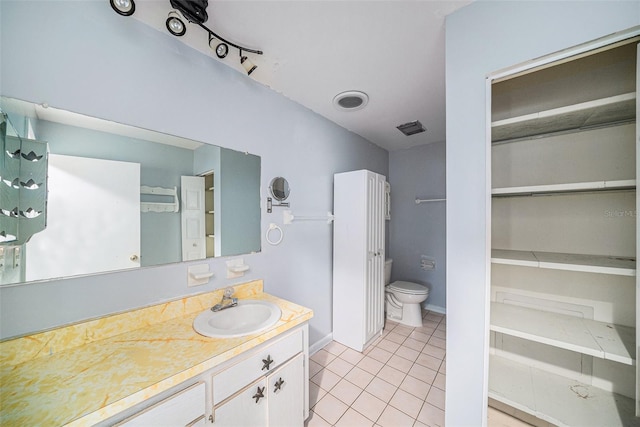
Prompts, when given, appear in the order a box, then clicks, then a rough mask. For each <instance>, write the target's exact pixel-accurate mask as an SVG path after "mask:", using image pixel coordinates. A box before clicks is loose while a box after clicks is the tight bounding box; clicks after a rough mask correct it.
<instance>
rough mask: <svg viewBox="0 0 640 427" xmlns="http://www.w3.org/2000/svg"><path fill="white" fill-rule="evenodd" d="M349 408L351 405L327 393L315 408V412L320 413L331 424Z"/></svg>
mask: <svg viewBox="0 0 640 427" xmlns="http://www.w3.org/2000/svg"><path fill="white" fill-rule="evenodd" d="M347 409H349V406H347V405H345V404H344V403H342V402H341V401H340V400H339V399H337V398H336V397H334V396H333V395H331V394H325V395H324V396H323V397H322V399H320V401H319V402H318V403H317V404H316V406H315V407H314V408H313V412H315V413H316V414H318V415H320V416H321V417H322V418H323V419H324V420H325V421H327V422H328V423H329V424H331V425H335V423H336V422H337V421H338V420H339V419H340V417H341V416H342V414H344V413H345V412H347Z"/></svg>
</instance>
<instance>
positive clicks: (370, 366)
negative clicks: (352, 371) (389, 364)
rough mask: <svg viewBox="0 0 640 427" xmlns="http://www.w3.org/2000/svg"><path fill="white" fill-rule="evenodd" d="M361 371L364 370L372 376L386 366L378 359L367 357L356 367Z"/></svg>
mask: <svg viewBox="0 0 640 427" xmlns="http://www.w3.org/2000/svg"><path fill="white" fill-rule="evenodd" d="M356 366H357V367H358V368H360V369H364V370H365V371H367V372H369V373H370V374H373V375H376V374H377V373H378V372H379V371H380V369H382V367H383V366H384V364H383V363H381V362H378V361H377V360H376V359H374V358H372V357H369V356H366V357H365V358H363V359H362V360H361V361H360V362H358V364H357V365H356Z"/></svg>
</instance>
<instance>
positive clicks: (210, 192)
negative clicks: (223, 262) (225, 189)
mask: <svg viewBox="0 0 640 427" xmlns="http://www.w3.org/2000/svg"><path fill="white" fill-rule="evenodd" d="M213 178H214V174H213V172H211V173H208V174H206V175H204V209H205V211H204V213H205V235H206V237H205V240H206V244H205V246H206V251H207V258H211V257H213V256H215V243H214V239H215V226H214V224H215V209H214V208H215V204H214V184H213V183H214V179H213Z"/></svg>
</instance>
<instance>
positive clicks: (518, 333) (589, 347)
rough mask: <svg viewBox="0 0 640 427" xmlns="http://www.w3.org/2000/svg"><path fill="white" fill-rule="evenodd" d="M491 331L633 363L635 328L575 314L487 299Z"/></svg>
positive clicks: (628, 363)
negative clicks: (570, 314)
mask: <svg viewBox="0 0 640 427" xmlns="http://www.w3.org/2000/svg"><path fill="white" fill-rule="evenodd" d="M490 329H491V330H492V331H495V332H500V333H503V334H507V335H511V336H515V337H519V338H523V339H527V340H530V341H535V342H539V343H542V344H547V345H551V346H554V347H559V348H563V349H566V350H571V351H575V352H578V353H582V354H587V355H590V356H594V357H598V358H600V359H606V360H611V361H614V362H619V363H623V364H625V365H634V364H635V335H636V332H635V328H631V327H628V326H621V325H614V324H611V323H603V322H598V321H595V320H590V319H583V318H580V317H576V316H568V315H565V314H559V313H553V312H549V311H542V310H535V309H531V308H526V307H520V306H516V305H513V304H502V303H497V302H492V303H491V326H490Z"/></svg>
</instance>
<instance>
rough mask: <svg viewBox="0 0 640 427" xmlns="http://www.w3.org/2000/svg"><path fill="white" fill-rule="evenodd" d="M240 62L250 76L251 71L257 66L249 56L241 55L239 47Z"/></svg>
mask: <svg viewBox="0 0 640 427" xmlns="http://www.w3.org/2000/svg"><path fill="white" fill-rule="evenodd" d="M240 64H242V66H243V67H244V70H245V71H246V72H247V75H248V76H250V75H251V73H253V71H254V70H255V69H256V68H258V67H257V66H256V65H255V64H254V63H253V62H251V60H250V59H249V58H247V57H246V56H243V55H242V49H240Z"/></svg>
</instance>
